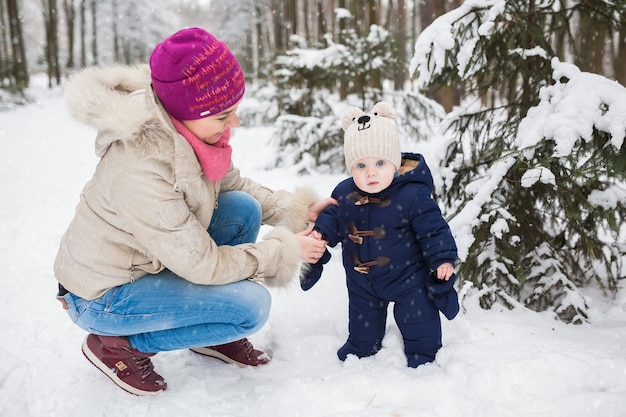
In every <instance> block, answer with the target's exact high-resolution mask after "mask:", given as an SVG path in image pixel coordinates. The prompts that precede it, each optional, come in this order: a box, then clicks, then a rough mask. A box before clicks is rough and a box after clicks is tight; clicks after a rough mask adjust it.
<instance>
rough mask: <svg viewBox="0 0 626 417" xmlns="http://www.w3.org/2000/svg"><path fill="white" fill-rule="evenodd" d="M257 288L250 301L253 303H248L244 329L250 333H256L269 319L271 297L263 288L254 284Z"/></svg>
mask: <svg viewBox="0 0 626 417" xmlns="http://www.w3.org/2000/svg"><path fill="white" fill-rule="evenodd" d="M254 284H255V286H256V287H257V288H256V289H255V291H254V297H250V299H252V300H254V301H253V302H250V303H248V305H247V307H248V320H247V324H246V327H248V328H249V330H251V331H257V330H259V329H260V328H261V327H263V325H265V323H266V322H267V320H268V319H269V315H270V309H271V307H272V297H271V295H270V293H269V291H268V290H267V288H265V287H264V286H262V285H261V284H257V283H254Z"/></svg>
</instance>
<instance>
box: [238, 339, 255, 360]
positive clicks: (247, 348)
mask: <svg viewBox="0 0 626 417" xmlns="http://www.w3.org/2000/svg"><path fill="white" fill-rule="evenodd" d="M237 342H238V343H239V344H240V345H241V348H242V350H243V352H244V353H245V354H246V355H247V356H250V354H252V352H253V351H254V346H252V343H250V341H249V340H248V339H246V338H243V339H241V340H238V341H237Z"/></svg>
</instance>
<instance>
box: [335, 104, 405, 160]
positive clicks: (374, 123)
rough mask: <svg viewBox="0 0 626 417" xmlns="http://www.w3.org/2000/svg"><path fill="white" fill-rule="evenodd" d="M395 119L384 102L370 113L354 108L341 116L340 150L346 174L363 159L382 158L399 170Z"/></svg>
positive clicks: (398, 144)
mask: <svg viewBox="0 0 626 417" xmlns="http://www.w3.org/2000/svg"><path fill="white" fill-rule="evenodd" d="M395 119H396V112H395V110H394V109H393V107H392V106H391V104H389V103H387V102H384V101H381V102H378V103H376V104H375V105H374V107H372V110H371V112H370V113H369V114H366V113H364V112H363V110H361V109H359V108H357V107H352V108H350V109H348V110H347V111H346V112H345V113H344V114H343V116H342V118H341V126H342V128H343V130H344V132H345V134H344V142H343V149H344V154H345V155H344V156H345V159H346V166H347V167H348V171H350V170H352V167H353V166H354V164H355V162H356V161H358V160H359V159H361V158H366V157H377V158H383V159H386V160H388V161H389V162H391V163H392V164H394V165H395V167H396V169H399V168H400V164H401V162H402V152H401V150H400V141H399V140H398V129H397V126H396V121H395Z"/></svg>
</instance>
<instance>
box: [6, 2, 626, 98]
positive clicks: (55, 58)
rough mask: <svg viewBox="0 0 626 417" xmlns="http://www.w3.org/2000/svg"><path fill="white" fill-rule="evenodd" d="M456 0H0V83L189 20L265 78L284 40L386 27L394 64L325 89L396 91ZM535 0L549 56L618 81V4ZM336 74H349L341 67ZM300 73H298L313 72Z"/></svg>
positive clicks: (115, 48) (156, 35)
mask: <svg viewBox="0 0 626 417" xmlns="http://www.w3.org/2000/svg"><path fill="white" fill-rule="evenodd" d="M535 1H536V0H531V2H533V3H534V2H535ZM461 3H463V2H462V0H429V1H417V0H384V1H383V0H254V1H253V0H240V1H237V2H232V3H230V4H227V5H224V4H223V3H218V2H213V5H208V6H207V5H202V4H203V3H202V4H201V3H199V2H193V1H190V0H187V1H182V2H177V4H176V5H175V6H172V4H171V2H166V1H164V0H154V1H148V0H140V1H135V2H125V1H122V0H100V1H96V0H0V81H1V82H0V86H1V87H2V88H4V89H8V90H10V91H18V92H19V91H22V90H23V89H24V88H25V87H27V86H28V83H29V78H30V71H29V66H28V64H29V59H28V57H29V56H30V57H37V61H38V62H39V63H40V64H41V65H42V66H44V67H45V69H46V71H47V73H48V77H49V79H50V84H52V83H57V84H58V83H60V79H61V77H63V76H64V75H66V74H67V72H68V71H72V70H73V69H75V68H80V67H84V66H87V65H99V64H100V65H103V64H110V63H126V64H133V63H138V62H145V61H146V59H147V56H148V54H149V53H150V50H151V49H152V47H153V46H154V45H155V44H156V43H157V42H158V41H159V40H161V39H162V38H163V37H165V36H167V35H168V34H170V33H171V32H173V31H174V30H176V29H177V28H179V27H181V26H189V25H192V24H194V25H200V26H202V27H205V28H207V29H209V30H211V31H212V32H215V33H217V34H218V35H219V36H220V37H221V38H222V39H225V40H226V41H227V42H228V43H229V45H231V46H232V48H233V49H235V51H236V52H237V56H238V57H240V59H241V60H242V62H243V64H244V67H245V69H246V73H247V74H249V76H250V77H251V78H253V79H254V80H258V79H267V78H268V77H272V76H273V66H274V62H275V60H276V58H277V57H278V56H280V55H282V54H284V53H285V52H287V51H289V50H291V49H292V48H295V47H302V46H305V45H306V47H308V48H318V49H320V48H325V47H327V46H328V45H329V43H330V42H333V43H342V42H343V41H349V42H355V41H356V40H358V39H363V38H365V37H367V36H368V35H369V34H370V28H371V26H372V25H376V26H379V27H381V28H383V29H384V30H385V31H387V32H389V45H385V46H390V47H391V48H393V49H392V51H393V61H394V62H391V63H389V64H390V65H388V66H385V67H381V68H382V69H381V70H380V71H378V72H376V73H375V74H371V75H369V77H368V78H363V77H361V78H358V77H356V79H346V78H345V77H340V78H339V79H335V81H337V83H336V85H334V86H332V87H333V88H334V89H336V90H337V91H338V92H340V93H341V94H342V95H343V96H345V95H346V94H348V92H349V91H350V90H351V89H352V90H359V89H363V88H364V86H363V84H364V83H367V85H368V86H371V87H372V88H381V87H382V84H383V82H385V81H390V82H391V83H392V86H393V88H394V89H395V90H402V89H404V88H405V86H406V82H407V78H408V71H407V67H408V63H409V59H410V57H411V54H412V48H413V45H415V42H416V40H417V37H418V36H419V34H420V32H421V31H422V29H423V28H425V27H426V26H428V25H429V24H430V23H431V22H432V21H433V20H434V19H435V18H436V17H438V16H440V15H442V14H444V13H446V12H448V11H450V10H452V9H455V8H457V7H458V6H459V5H460V4H461ZM517 3H520V5H522V4H525V3H526V2H525V1H522V2H517ZM542 3H546V4H547V6H548V7H547V8H549V9H551V13H552V14H553V15H554V19H552V20H551V22H550V26H548V27H537V30H542V31H547V32H550V33H553V34H554V36H553V37H552V39H551V41H552V42H553V48H554V50H555V52H556V54H557V56H560V57H561V58H562V59H563V60H568V59H569V58H571V59H573V61H574V63H575V64H576V65H577V66H578V67H579V68H580V69H581V70H583V71H589V72H594V73H597V74H602V75H605V76H607V77H609V78H613V79H616V80H618V81H619V82H620V83H621V84H622V85H625V84H626V42H625V41H624V40H625V39H626V25H625V24H624V16H623V15H622V16H616V15H615V13H616V10H617V9H618V6H615V7H611V6H610V3H608V2H603V1H590V0H558V1H554V0H552V1H544V2H542ZM618 3H620V2H618ZM544 9H545V7H544ZM338 10H344V11H345V12H338ZM26 13H28V14H30V13H40V14H41V20H40V22H42V28H41V29H42V32H43V34H44V36H43V39H41V40H40V41H39V42H36V41H35V42H31V43H27V42H26V37H25V32H24V31H25V27H24V21H25V14H26ZM348 16H349V17H348ZM531 18H532V17H531ZM615 21H617V22H618V24H615ZM32 22H37V20H35V19H32ZM620 22H621V23H620ZM32 25H33V23H30V24H29V28H28V30H29V32H30V31H33V32H38V30H37V28H36V27H33V26H32ZM346 36H351V37H352V39H346V38H345V37H346ZM526 36H532V34H531V33H529V34H527V35H526ZM521 41H523V39H520V42H521ZM370 58H373V57H372V56H370ZM31 62H32V59H31ZM363 64H364V65H365V64H367V62H365V61H364V62H363ZM345 73H346V76H350V75H351V74H350V71H345ZM300 75H301V76H302V77H303V78H304V79H305V80H306V79H307V78H308V77H311V76H313V77H314V76H315V74H306V73H305V74H300ZM318 78H319V77H318ZM333 78H336V77H333ZM315 81H316V83H311V81H310V80H308V81H307V82H308V83H309V84H312V85H311V86H312V87H313V88H315V87H316V86H317V83H323V84H324V87H329V86H331V85H330V83H329V80H328V79H325V80H315ZM430 95H431V96H432V97H433V98H435V99H436V100H437V101H438V102H439V103H441V104H442V105H443V106H444V108H445V109H446V110H450V109H451V108H452V106H453V105H454V104H458V103H459V100H460V96H461V89H460V88H459V86H455V85H438V86H433V87H432V89H431V91H430Z"/></svg>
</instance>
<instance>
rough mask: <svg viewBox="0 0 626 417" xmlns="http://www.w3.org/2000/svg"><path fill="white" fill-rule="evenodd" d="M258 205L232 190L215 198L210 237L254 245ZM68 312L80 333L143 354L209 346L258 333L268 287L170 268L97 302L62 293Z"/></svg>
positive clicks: (258, 222) (265, 314) (266, 310)
mask: <svg viewBox="0 0 626 417" xmlns="http://www.w3.org/2000/svg"><path fill="white" fill-rule="evenodd" d="M261 215H262V214H261V207H260V205H259V203H258V202H257V201H256V200H254V199H253V198H252V197H251V196H250V195H248V194H246V193H243V192H240V191H231V192H227V193H223V194H221V195H220V196H219V198H218V208H217V209H216V210H215V212H214V214H213V218H212V219H211V224H210V225H209V228H208V233H209V234H210V235H211V237H212V238H213V240H214V241H215V242H216V243H217V244H218V245H237V244H240V243H252V242H255V241H256V238H257V235H258V233H259V230H260V227H261ZM64 298H65V300H66V301H67V303H68V307H69V309H68V310H67V311H68V314H69V315H70V317H71V318H72V320H74V322H75V323H76V324H77V325H78V326H79V327H81V328H82V329H84V330H86V331H88V332H90V333H94V334H99V335H111V336H127V337H128V340H129V341H130V344H131V345H132V346H133V347H134V348H135V349H137V350H139V351H141V352H145V353H156V352H160V351H168V350H176V349H186V348H190V347H198V346H212V345H218V344H222V343H227V342H232V341H234V340H238V339H241V338H242V337H246V336H248V335H250V334H253V333H255V332H257V331H258V330H259V329H260V328H261V327H262V326H263V325H264V324H265V322H266V321H267V318H268V316H269V310H270V306H271V298H270V294H269V292H268V291H267V289H266V288H265V287H264V286H262V285H260V284H258V283H256V282H253V281H249V280H243V281H239V282H235V283H232V284H227V285H198V284H193V283H191V282H189V281H186V280H184V279H183V278H181V277H179V276H177V275H176V274H174V273H173V272H171V271H169V270H167V269H166V270H163V271H161V272H159V273H158V274H154V275H149V276H146V277H144V278H142V279H139V280H137V281H136V282H134V283H132V284H125V285H121V286H119V287H115V288H112V289H111V290H109V291H107V292H106V293H105V294H104V295H103V296H102V297H100V298H97V299H95V300H84V299H82V298H80V297H77V296H75V295H74V294H71V293H69V294H66V295H65V297H64Z"/></svg>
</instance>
